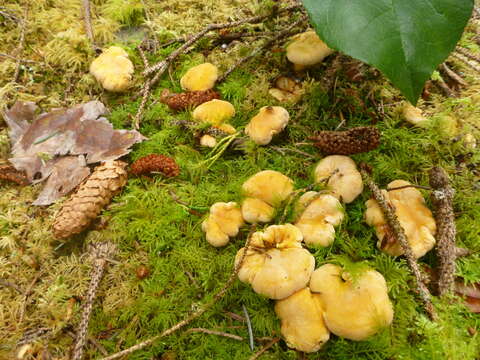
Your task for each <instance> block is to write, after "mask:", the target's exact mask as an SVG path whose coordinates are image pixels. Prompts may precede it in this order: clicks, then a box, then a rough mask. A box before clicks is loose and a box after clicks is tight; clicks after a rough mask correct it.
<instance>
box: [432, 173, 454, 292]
mask: <svg viewBox="0 0 480 360" xmlns="http://www.w3.org/2000/svg"><path fill="white" fill-rule="evenodd" d="M429 176H430V186H431V187H432V188H433V189H434V191H432V194H431V198H432V204H433V206H434V213H435V221H436V223H437V235H436V236H435V237H436V239H437V247H436V249H437V256H438V259H439V262H440V265H439V269H438V272H439V277H438V292H439V295H440V296H442V295H445V294H447V293H449V292H451V291H452V290H453V286H454V282H455V259H456V252H455V237H456V234H457V229H456V227H455V215H454V213H453V206H452V203H453V196H454V195H455V190H454V189H453V188H452V187H451V186H450V182H449V180H448V176H447V173H446V172H445V170H443V169H442V168H441V167H439V166H435V167H434V168H432V169H431V170H430V172H429Z"/></svg>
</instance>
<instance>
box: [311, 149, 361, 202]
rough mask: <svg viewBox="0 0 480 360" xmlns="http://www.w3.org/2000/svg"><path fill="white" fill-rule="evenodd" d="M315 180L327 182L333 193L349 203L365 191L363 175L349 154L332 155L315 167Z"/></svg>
mask: <svg viewBox="0 0 480 360" xmlns="http://www.w3.org/2000/svg"><path fill="white" fill-rule="evenodd" d="M315 182H317V183H320V182H326V185H327V186H328V187H329V188H330V189H331V190H332V193H333V195H334V196H335V197H336V198H338V199H340V201H343V202H344V203H346V204H348V203H351V202H352V201H353V200H355V198H356V197H357V196H358V195H360V194H361V193H362V191H363V182H362V175H361V174H360V172H359V171H358V170H357V165H355V162H354V161H353V160H352V159H350V158H349V157H348V156H344V155H330V156H327V157H325V158H323V159H322V160H321V161H320V162H319V163H318V165H317V167H316V168H315Z"/></svg>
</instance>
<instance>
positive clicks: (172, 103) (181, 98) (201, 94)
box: [160, 89, 220, 111]
mask: <svg viewBox="0 0 480 360" xmlns="http://www.w3.org/2000/svg"><path fill="white" fill-rule="evenodd" d="M213 99H220V94H219V93H218V92H216V91H215V90H212V89H209V90H203V91H187V92H183V93H179V94H174V93H171V92H170V91H169V90H168V89H165V90H163V91H162V94H161V95H160V101H161V102H162V103H164V104H166V105H168V107H169V108H170V109H172V110H176V111H180V110H185V109H187V108H189V107H196V106H198V105H200V104H203V103H204V102H207V101H210V100H213Z"/></svg>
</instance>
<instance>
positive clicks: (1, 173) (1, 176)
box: [0, 165, 29, 186]
mask: <svg viewBox="0 0 480 360" xmlns="http://www.w3.org/2000/svg"><path fill="white" fill-rule="evenodd" d="M0 180H7V181H12V182H14V183H17V184H18V185H22V186H25V185H28V184H29V181H28V179H27V176H26V175H25V173H24V172H23V171H19V170H17V169H15V168H14V167H13V166H12V165H0Z"/></svg>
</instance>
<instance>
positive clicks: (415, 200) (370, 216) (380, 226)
mask: <svg viewBox="0 0 480 360" xmlns="http://www.w3.org/2000/svg"><path fill="white" fill-rule="evenodd" d="M406 185H411V184H410V183H409V182H408V181H404V180H395V181H392V182H391V183H389V184H388V188H396V187H400V186H406ZM382 193H383V196H385V199H386V200H387V201H388V202H389V203H390V204H391V205H393V206H394V208H395V214H396V215H397V218H398V221H399V222H400V224H401V225H402V227H403V229H404V230H405V235H406V236H407V240H408V243H409V244H410V247H411V248H412V252H413V256H414V257H415V258H417V259H418V258H420V257H422V256H423V255H425V254H426V253H427V252H428V251H430V250H431V249H432V248H433V246H434V245H435V237H434V235H435V232H436V224H435V219H434V218H433V215H432V212H431V211H430V210H429V209H428V208H427V207H426V206H425V200H424V199H423V196H422V193H421V192H420V191H418V190H417V189H415V188H412V187H410V188H405V189H399V190H393V191H386V190H382ZM365 204H366V206H367V210H366V211H365V221H366V223H367V224H368V225H370V226H374V227H375V232H376V234H377V238H378V242H377V246H378V247H379V248H380V249H381V250H382V251H384V252H386V253H387V254H390V255H393V256H399V255H403V250H402V247H401V246H400V244H399V243H398V242H397V241H396V239H395V237H393V236H391V234H390V232H389V226H388V225H387V222H386V220H385V217H384V216H383V212H382V210H381V209H380V207H379V206H378V203H377V202H376V201H375V200H374V199H370V200H368V201H367V202H366V203H365Z"/></svg>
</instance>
